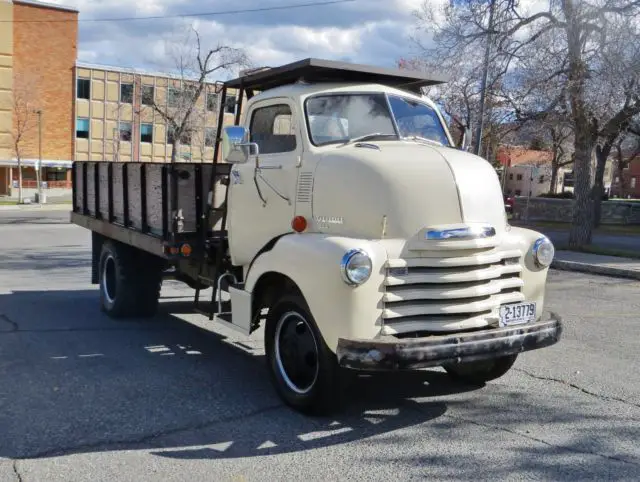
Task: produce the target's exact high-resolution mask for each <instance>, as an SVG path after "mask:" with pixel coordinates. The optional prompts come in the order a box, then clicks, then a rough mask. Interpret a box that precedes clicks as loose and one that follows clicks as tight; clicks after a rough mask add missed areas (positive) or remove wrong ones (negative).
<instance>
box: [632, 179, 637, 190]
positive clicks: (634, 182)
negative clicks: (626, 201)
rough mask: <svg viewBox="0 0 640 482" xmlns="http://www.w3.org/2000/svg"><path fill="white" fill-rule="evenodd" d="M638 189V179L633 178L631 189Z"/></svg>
mask: <svg viewBox="0 0 640 482" xmlns="http://www.w3.org/2000/svg"><path fill="white" fill-rule="evenodd" d="M635 188H636V178H635V177H632V178H631V189H635Z"/></svg>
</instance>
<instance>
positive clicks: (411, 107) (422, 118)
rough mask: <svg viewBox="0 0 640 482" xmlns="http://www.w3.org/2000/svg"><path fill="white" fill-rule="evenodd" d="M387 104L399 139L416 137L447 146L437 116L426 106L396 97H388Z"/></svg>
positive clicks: (445, 135)
mask: <svg viewBox="0 0 640 482" xmlns="http://www.w3.org/2000/svg"><path fill="white" fill-rule="evenodd" d="M389 104H391V110H392V111H393V116H394V117H395V119H396V124H397V126H398V129H399V130H400V136H401V137H413V136H417V137H422V138H423V139H429V140H432V141H436V142H438V143H440V144H442V145H443V146H448V145H449V139H448V138H447V134H446V133H445V131H444V127H442V123H441V122H440V118H439V117H438V114H436V112H435V110H433V109H432V108H431V107H429V106H428V105H427V104H423V103H422V102H416V101H414V100H411V99H407V98H405V97H399V96H396V95H390V96H389Z"/></svg>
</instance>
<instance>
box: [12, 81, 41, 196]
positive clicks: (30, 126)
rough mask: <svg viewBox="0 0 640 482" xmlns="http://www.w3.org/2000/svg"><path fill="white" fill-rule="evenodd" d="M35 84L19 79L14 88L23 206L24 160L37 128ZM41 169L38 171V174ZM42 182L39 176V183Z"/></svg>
mask: <svg viewBox="0 0 640 482" xmlns="http://www.w3.org/2000/svg"><path fill="white" fill-rule="evenodd" d="M34 92H35V88H34V82H33V80H32V79H30V78H26V77H18V78H17V79H16V80H15V82H14V87H13V119H14V122H13V133H12V135H13V151H14V155H15V156H16V160H17V162H18V203H20V204H22V201H23V195H22V160H23V158H24V155H25V152H26V151H27V148H28V146H27V143H28V141H29V135H30V134H31V132H32V131H33V130H34V128H35V127H36V126H37V122H38V121H37V115H36V110H37V103H36V102H35V101H34V99H33V95H34ZM38 171H39V169H37V170H36V172H38ZM39 181H40V179H39V176H38V182H39Z"/></svg>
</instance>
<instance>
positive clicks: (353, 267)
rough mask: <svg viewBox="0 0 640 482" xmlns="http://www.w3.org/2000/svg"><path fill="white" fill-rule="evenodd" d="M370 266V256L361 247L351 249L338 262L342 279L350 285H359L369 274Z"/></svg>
mask: <svg viewBox="0 0 640 482" xmlns="http://www.w3.org/2000/svg"><path fill="white" fill-rule="evenodd" d="M372 266H373V265H372V263H371V258H370V257H369V255H368V254H367V253H366V252H364V251H363V250H361V249H351V250H349V251H347V253H346V254H345V255H344V256H343V257H342V261H341V262H340V269H341V271H342V279H344V282H345V283H347V284H350V285H354V286H357V285H361V284H362V283H364V282H365V281H367V280H368V279H369V276H371V269H372Z"/></svg>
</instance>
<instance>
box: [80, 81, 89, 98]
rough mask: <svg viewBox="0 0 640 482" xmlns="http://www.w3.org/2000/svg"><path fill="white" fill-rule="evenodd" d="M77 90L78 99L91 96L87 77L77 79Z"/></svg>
mask: <svg viewBox="0 0 640 482" xmlns="http://www.w3.org/2000/svg"><path fill="white" fill-rule="evenodd" d="M77 90H78V92H77V97H78V99H89V98H90V97H91V95H90V93H91V81H90V80H89V79H78V85H77Z"/></svg>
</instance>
